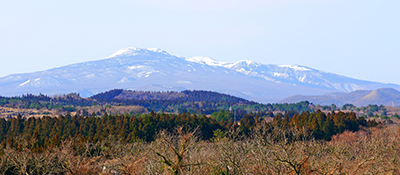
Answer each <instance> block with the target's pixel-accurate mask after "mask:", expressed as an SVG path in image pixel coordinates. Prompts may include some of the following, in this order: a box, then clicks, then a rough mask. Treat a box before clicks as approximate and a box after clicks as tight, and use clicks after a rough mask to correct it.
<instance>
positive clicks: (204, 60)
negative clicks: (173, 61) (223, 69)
mask: <svg viewBox="0 0 400 175" xmlns="http://www.w3.org/2000/svg"><path fill="white" fill-rule="evenodd" d="M185 60H186V61H190V62H193V63H198V64H202V65H209V66H223V65H224V64H225V63H224V62H219V61H216V60H214V59H211V58H208V57H191V58H187V59H185Z"/></svg>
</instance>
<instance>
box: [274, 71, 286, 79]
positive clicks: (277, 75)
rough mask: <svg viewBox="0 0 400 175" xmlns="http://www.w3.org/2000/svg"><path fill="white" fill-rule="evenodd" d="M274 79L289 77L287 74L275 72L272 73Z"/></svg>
mask: <svg viewBox="0 0 400 175" xmlns="http://www.w3.org/2000/svg"><path fill="white" fill-rule="evenodd" d="M274 77H281V78H287V77H289V75H288V74H284V73H278V72H275V73H274Z"/></svg>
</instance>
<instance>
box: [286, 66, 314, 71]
mask: <svg viewBox="0 0 400 175" xmlns="http://www.w3.org/2000/svg"><path fill="white" fill-rule="evenodd" d="M279 67H282V68H290V69H293V70H295V71H311V69H308V68H306V67H301V66H297V65H279Z"/></svg>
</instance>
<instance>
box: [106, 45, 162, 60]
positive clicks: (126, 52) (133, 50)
mask: <svg viewBox="0 0 400 175" xmlns="http://www.w3.org/2000/svg"><path fill="white" fill-rule="evenodd" d="M151 52H153V53H161V54H166V55H169V54H168V52H166V51H164V50H162V49H159V48H147V49H146V48H138V47H128V48H125V49H121V50H118V51H117V52H115V53H114V54H112V55H111V56H109V57H108V58H111V57H119V56H135V55H142V54H149V53H151Z"/></svg>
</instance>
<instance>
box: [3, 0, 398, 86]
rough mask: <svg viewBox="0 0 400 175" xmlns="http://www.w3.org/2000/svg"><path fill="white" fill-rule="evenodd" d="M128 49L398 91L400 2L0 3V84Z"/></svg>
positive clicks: (15, 0)
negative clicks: (274, 67)
mask: <svg viewBox="0 0 400 175" xmlns="http://www.w3.org/2000/svg"><path fill="white" fill-rule="evenodd" d="M126 47H140V48H161V49H163V50H166V51H167V52H169V53H170V54H173V55H178V56H184V57H192V56H207V57H211V58H213V59H216V60H218V61H238V60H244V59H247V60H253V61H257V62H260V63H264V64H278V65H281V64H285V65H286V64H298V65H304V66H308V67H312V68H316V69H319V70H323V71H327V72H332V73H336V74H340V75H344V76H348V77H353V78H358V79H363V80H371V81H378V82H384V83H397V84H400V67H399V66H400V1H399V0H382V1H379V0H247V1H245V0H229V1H228V0H196V1H194V0H192V1H191V0H141V1H136V0H96V1H75V0H70V1H54V0H52V1H50V0H48V1H44V0H35V1H31V0H29V1H28V0H27V1H20V0H8V1H7V0H1V1H0V65H1V69H0V77H3V76H6V75H9V74H13V73H26V72H33V71H40V70H46V69H49V68H54V67H60V66H64V65H68V64H72V63H78V62H84V61H91V60H98V59H102V58H105V57H108V56H110V55H111V54H113V53H114V52H116V51H117V50H119V49H122V48H126Z"/></svg>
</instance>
